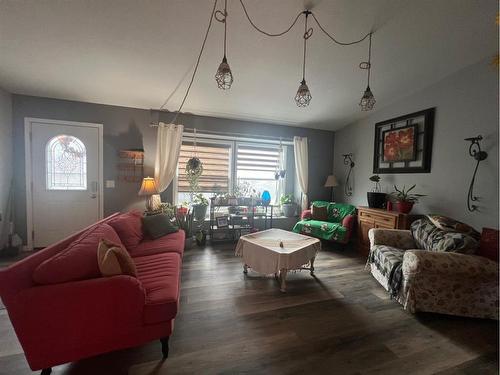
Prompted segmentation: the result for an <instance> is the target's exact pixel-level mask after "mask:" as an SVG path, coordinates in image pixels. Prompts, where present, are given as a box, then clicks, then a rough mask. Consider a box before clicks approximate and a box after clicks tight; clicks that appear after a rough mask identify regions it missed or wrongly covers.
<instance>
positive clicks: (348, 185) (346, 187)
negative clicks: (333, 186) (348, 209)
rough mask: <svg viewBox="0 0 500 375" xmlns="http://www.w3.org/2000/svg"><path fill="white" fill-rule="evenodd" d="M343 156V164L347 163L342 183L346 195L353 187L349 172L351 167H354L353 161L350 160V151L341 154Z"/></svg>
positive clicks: (349, 193)
mask: <svg viewBox="0 0 500 375" xmlns="http://www.w3.org/2000/svg"><path fill="white" fill-rule="evenodd" d="M342 156H343V157H344V165H347V168H348V171H347V177H346V179H345V184H344V194H345V195H346V196H348V197H350V196H351V195H352V191H353V187H352V181H351V172H352V169H353V168H354V162H353V161H352V153H349V154H343V155H342Z"/></svg>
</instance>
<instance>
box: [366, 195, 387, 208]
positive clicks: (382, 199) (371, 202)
mask: <svg viewBox="0 0 500 375" xmlns="http://www.w3.org/2000/svg"><path fill="white" fill-rule="evenodd" d="M366 196H367V199H368V207H370V208H385V203H386V200H387V194H386V193H379V192H375V191H369V192H368V193H366Z"/></svg>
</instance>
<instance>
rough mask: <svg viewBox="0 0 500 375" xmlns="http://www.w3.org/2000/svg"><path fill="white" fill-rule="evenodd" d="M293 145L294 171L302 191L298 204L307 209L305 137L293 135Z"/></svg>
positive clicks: (307, 182) (307, 181) (306, 153)
mask: <svg viewBox="0 0 500 375" xmlns="http://www.w3.org/2000/svg"><path fill="white" fill-rule="evenodd" d="M293 147H294V154H295V173H296V175H297V180H298V182H299V186H300V190H301V191H302V201H301V202H300V205H301V207H302V210H307V209H308V208H309V207H308V202H307V191H308V184H309V167H308V151H307V138H306V137H293Z"/></svg>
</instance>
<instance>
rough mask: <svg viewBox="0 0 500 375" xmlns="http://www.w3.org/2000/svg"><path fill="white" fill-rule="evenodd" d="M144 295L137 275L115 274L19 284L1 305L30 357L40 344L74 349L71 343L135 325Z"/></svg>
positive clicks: (110, 336)
mask: <svg viewBox="0 0 500 375" xmlns="http://www.w3.org/2000/svg"><path fill="white" fill-rule="evenodd" d="M145 298H146V297H145V291H144V289H143V287H142V284H141V283H140V281H139V280H137V279H136V278H134V277H130V276H125V275H120V276H112V277H103V278H97V279H90V280H81V281H74V282H68V283H62V284H52V285H42V286H35V287H32V288H28V289H24V290H22V291H20V292H19V293H18V294H17V295H16V296H15V297H14V298H13V300H12V303H11V304H10V306H8V307H7V309H8V311H9V316H10V318H11V321H12V325H13V326H14V328H15V331H16V333H17V336H18V338H19V341H20V342H21V345H22V347H23V349H24V351H25V353H26V356H27V358H28V361H30V357H31V356H34V357H36V356H37V353H38V352H40V351H39V350H37V348H40V347H49V346H50V347H51V351H54V352H67V351H70V352H78V350H77V349H74V350H73V348H72V347H71V346H74V347H78V345H80V344H79V343H87V344H88V343H92V342H94V341H95V340H101V341H104V342H106V341H109V340H111V339H113V337H115V338H116V337H123V336H124V334H126V332H130V331H133V330H137V329H138V327H140V326H141V325H142V321H143V319H142V318H143V317H142V313H143V307H144V303H145ZM61 338H63V339H61ZM31 359H33V358H31ZM36 362H37V360H35V363H36ZM30 364H31V362H30Z"/></svg>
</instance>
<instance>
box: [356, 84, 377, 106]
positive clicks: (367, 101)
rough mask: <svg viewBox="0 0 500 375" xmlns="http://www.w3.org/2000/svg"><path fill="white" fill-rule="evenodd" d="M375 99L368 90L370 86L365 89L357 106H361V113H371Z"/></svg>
mask: <svg viewBox="0 0 500 375" xmlns="http://www.w3.org/2000/svg"><path fill="white" fill-rule="evenodd" d="M375 102H376V100H375V97H374V96H373V93H372V90H370V86H367V87H366V90H365V93H364V94H363V97H362V98H361V100H360V102H359V105H360V106H361V110H362V111H371V110H372V109H373V107H374V106H375Z"/></svg>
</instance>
